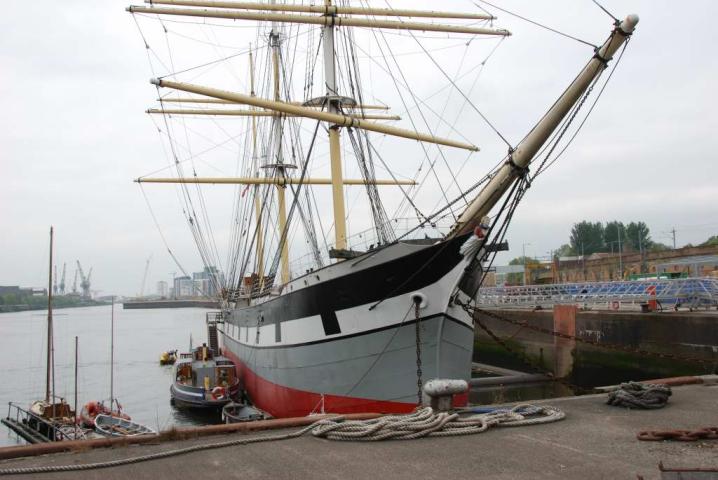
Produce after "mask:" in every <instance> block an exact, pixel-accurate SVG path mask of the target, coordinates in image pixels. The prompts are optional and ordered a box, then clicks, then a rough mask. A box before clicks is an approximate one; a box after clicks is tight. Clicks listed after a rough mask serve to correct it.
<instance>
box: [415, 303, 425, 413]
mask: <svg viewBox="0 0 718 480" xmlns="http://www.w3.org/2000/svg"><path fill="white" fill-rule="evenodd" d="M420 307H421V299H420V298H418V297H417V298H415V299H414V318H415V320H416V324H415V325H416V387H417V392H416V404H417V405H421V387H422V386H423V382H422V381H421V375H422V372H421V321H420V320H419V308H420Z"/></svg>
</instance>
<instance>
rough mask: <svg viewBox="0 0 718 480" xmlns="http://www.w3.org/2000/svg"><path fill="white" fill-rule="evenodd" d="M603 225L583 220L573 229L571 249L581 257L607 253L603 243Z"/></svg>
mask: <svg viewBox="0 0 718 480" xmlns="http://www.w3.org/2000/svg"><path fill="white" fill-rule="evenodd" d="M603 230H604V228H603V224H602V223H601V222H596V223H591V222H588V221H586V220H583V221H581V222H579V223H575V224H574V225H573V228H571V238H570V242H571V248H572V249H573V251H574V252H576V253H577V254H579V255H591V254H592V253H596V252H603V251H605V244H604V241H603Z"/></svg>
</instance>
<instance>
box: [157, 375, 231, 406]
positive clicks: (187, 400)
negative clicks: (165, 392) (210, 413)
mask: <svg viewBox="0 0 718 480" xmlns="http://www.w3.org/2000/svg"><path fill="white" fill-rule="evenodd" d="M239 389H240V388H239V381H237V382H236V383H235V384H234V385H233V386H232V387H230V389H229V395H227V396H226V397H223V398H220V399H216V400H215V399H211V398H209V396H208V395H207V393H206V392H205V390H204V389H203V388H197V387H188V386H185V385H178V384H176V383H174V384H172V385H171V386H170V397H171V398H172V403H173V404H174V406H175V407H179V408H193V409H214V410H219V409H221V408H222V407H223V406H225V405H226V404H228V403H229V402H231V401H232V398H236V397H237V395H238V394H239Z"/></svg>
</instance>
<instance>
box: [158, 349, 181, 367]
mask: <svg viewBox="0 0 718 480" xmlns="http://www.w3.org/2000/svg"><path fill="white" fill-rule="evenodd" d="M176 361H177V350H167V351H166V352H162V354H160V365H174V364H175V362H176Z"/></svg>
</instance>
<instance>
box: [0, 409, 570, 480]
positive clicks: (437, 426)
mask: <svg viewBox="0 0 718 480" xmlns="http://www.w3.org/2000/svg"><path fill="white" fill-rule="evenodd" d="M565 416H566V415H565V414H564V413H563V412H562V411H561V410H559V409H558V408H555V407H550V406H541V407H538V406H533V405H517V406H515V407H513V408H511V409H499V410H495V411H492V412H489V413H480V414H476V413H473V412H471V410H467V411H462V412H434V410H433V409H432V408H430V407H424V408H421V409H418V410H417V411H415V412H414V413H410V414H407V415H387V416H383V417H379V418H376V419H372V420H344V418H343V417H333V418H326V419H322V420H319V421H317V422H314V423H313V424H311V425H309V426H308V427H305V428H302V429H301V430H297V431H295V432H291V433H287V434H281V435H267V436H260V437H251V438H246V437H245V438H239V439H234V440H229V441H226V442H216V443H204V444H200V445H194V446H191V447H186V448H180V449H175V450H168V451H165V452H157V453H152V454H148V455H141V456H138V457H130V458H123V459H119V460H111V461H107V462H98V463H86V464H75V465H57V466H46V467H25V468H5V469H0V476H3V475H23V474H33V473H51V472H72V471H82V470H94V469H99V468H109V467H117V466H120V465H129V464H133V463H140V462H145V461H148V460H158V459H160V458H167V457H173V456H178V455H183V454H186V453H192V452H198V451H202V450H212V449H216V448H225V447H232V446H236V445H248V444H251V443H259V442H269V441H273V440H288V439H290V438H297V437H301V436H302V435H304V434H306V433H308V432H311V433H312V435H314V436H315V437H320V438H326V439H329V440H353V441H378V440H387V439H394V440H409V439H414V438H421V437H448V436H456V435H469V434H473V433H481V432H485V431H486V430H488V429H489V428H491V427H520V426H527V425H537V424H540V423H550V422H556V421H558V420H561V419H563V418H564V417H565Z"/></svg>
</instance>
